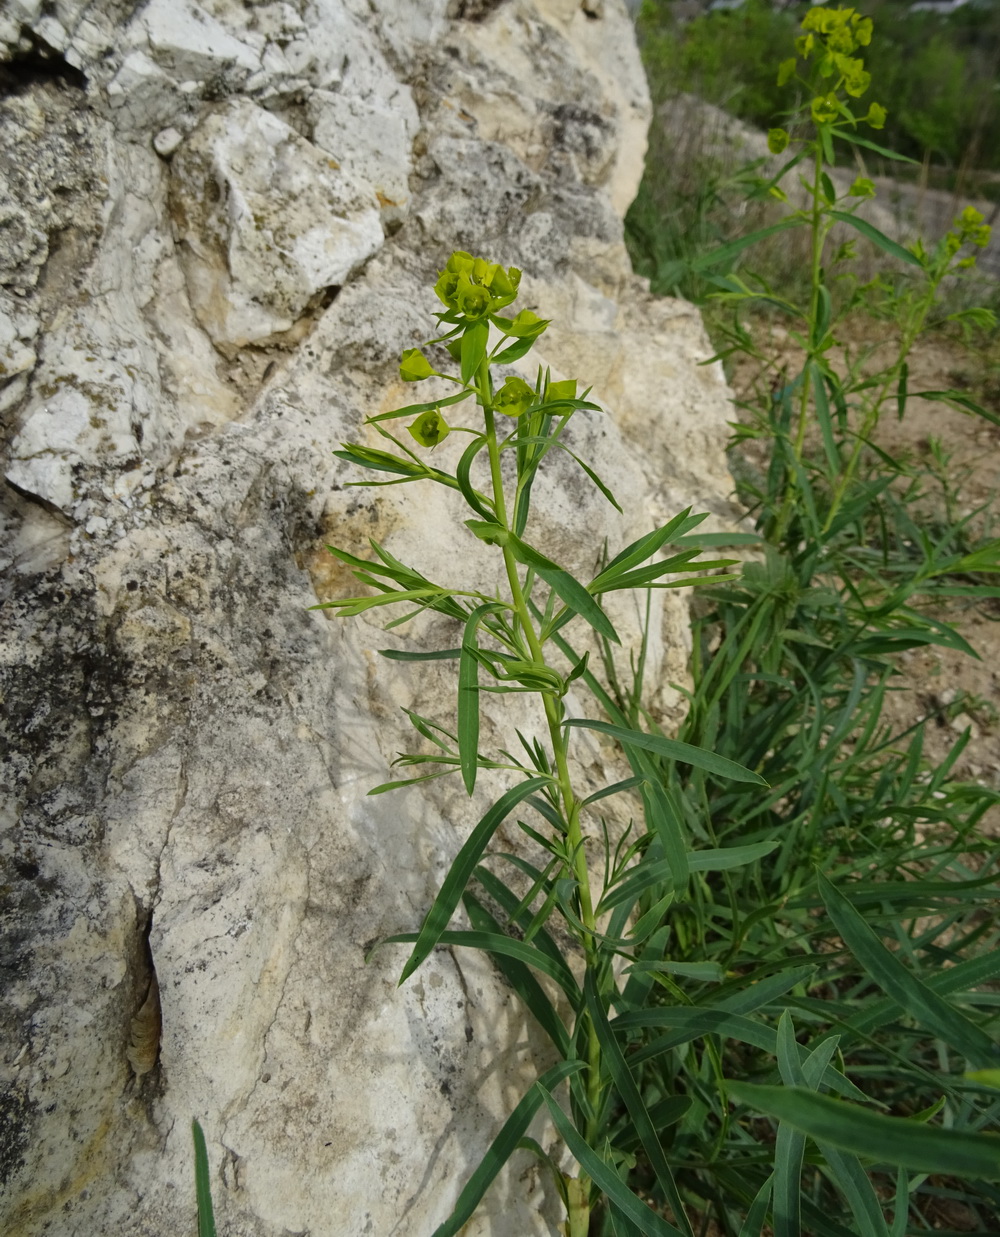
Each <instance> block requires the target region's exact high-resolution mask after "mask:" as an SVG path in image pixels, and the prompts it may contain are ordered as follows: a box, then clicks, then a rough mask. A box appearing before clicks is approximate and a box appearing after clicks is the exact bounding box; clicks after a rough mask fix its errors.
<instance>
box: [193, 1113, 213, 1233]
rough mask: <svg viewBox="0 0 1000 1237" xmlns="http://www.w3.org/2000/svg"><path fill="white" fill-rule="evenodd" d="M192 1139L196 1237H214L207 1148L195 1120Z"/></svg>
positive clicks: (200, 1129)
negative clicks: (196, 1210) (196, 1206)
mask: <svg viewBox="0 0 1000 1237" xmlns="http://www.w3.org/2000/svg"><path fill="white" fill-rule="evenodd" d="M191 1134H192V1137H193V1138H194V1188H195V1197H196V1198H197V1200H198V1237H215V1213H214V1212H213V1210H212V1185H211V1180H210V1176H209V1169H208V1148H207V1147H206V1146H205V1134H204V1131H203V1130H202V1128H201V1126H200V1125H199V1124H198V1121H197V1119H195V1120H194V1121H192V1122H191Z"/></svg>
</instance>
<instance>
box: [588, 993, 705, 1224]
mask: <svg viewBox="0 0 1000 1237" xmlns="http://www.w3.org/2000/svg"><path fill="white" fill-rule="evenodd" d="M583 995H584V999H585V1000H586V1002H587V1013H588V1014H589V1015H590V1021H591V1023H592V1025H593V1027H594V1031H595V1032H596V1034H597V1038H598V1040H600V1044H601V1055H602V1058H603V1064H604V1065H606V1066H607V1069H608V1072H609V1073H610V1075H611V1079H612V1081H613V1082H614V1084H615V1088H616V1090H617V1091H618V1094H619V1095H620V1096H621V1098H622V1101H623V1103H624V1104H625V1107H626V1108H627V1109H628V1113H629V1116H630V1117H631V1118H632V1124H633V1125H634V1126H635V1130H636V1133H637V1134H638V1135H639V1141H640V1142H641V1143H642V1147H643V1150H644V1151H645V1152H646V1155H647V1157H648V1159H649V1163H650V1165H651V1167H652V1169H653V1172H654V1173H655V1175H656V1180H657V1182H658V1183H659V1186H660V1189H661V1190H662V1191H663V1193H664V1196H665V1197H666V1199H667V1202H668V1203H669V1204H670V1206H671V1208H672V1209H673V1212H674V1215H675V1216H676V1218H677V1222H678V1224H680V1225H681V1228H682V1230H683V1232H684V1233H685V1234H686V1235H687V1237H693V1234H692V1232H691V1225H690V1223H689V1222H688V1218H687V1215H686V1214H685V1212H684V1204H683V1203H682V1202H681V1198H680V1195H679V1194H678V1192H677V1186H676V1184H675V1182H674V1175H673V1173H672V1172H671V1171H670V1166H669V1165H668V1164H667V1158H666V1156H665V1155H664V1154H663V1148H662V1147H661V1146H660V1140H659V1139H658V1138H657V1136H656V1131H655V1130H654V1129H653V1123H652V1122H651V1121H650V1119H649V1113H648V1112H647V1111H646V1105H645V1104H644V1103H643V1102H642V1095H641V1094H640V1092H639V1087H638V1084H637V1083H636V1081H635V1079H634V1078H633V1077H632V1074H631V1073H630V1071H629V1068H628V1065H627V1063H626V1061H625V1057H624V1055H623V1054H622V1050H621V1047H620V1046H619V1044H618V1040H617V1039H616V1038H615V1033H614V1031H613V1030H612V1029H611V1027H610V1025H609V1024H608V1018H607V1014H606V1013H605V1011H604V1006H603V1004H602V1003H601V999H600V996H599V995H598V992H597V985H596V983H595V981H594V973H593V971H592V970H589V971H588V972H587V977H586V979H585V980H584V985H583Z"/></svg>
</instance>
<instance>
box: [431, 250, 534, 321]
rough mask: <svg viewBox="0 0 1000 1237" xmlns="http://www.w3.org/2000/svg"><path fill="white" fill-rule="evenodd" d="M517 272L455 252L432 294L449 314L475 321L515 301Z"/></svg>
mask: <svg viewBox="0 0 1000 1237" xmlns="http://www.w3.org/2000/svg"><path fill="white" fill-rule="evenodd" d="M520 282H521V272H520V271H519V270H518V269H517V267H516V266H511V267H508V268H507V269H506V270H504V268H503V267H502V266H501V265H500V264H499V263H498V262H487V261H486V259H485V258H474V257H473V256H472V255H471V254H469V253H465V252H464V251H462V250H458V251H456V252H455V253H453V254H452V255H451V257H450V258H449V259H448V265H447V266H446V267H445V268H444V270H443V271H442V272H441V274H440V275H439V276H438V281H437V283H436V284H435V285H434V291H435V292H436V293H437V295H438V299H439V300H441V301H443V303H444V305H445V307H446V308H447V309H448V310H449V311H450V313H451V314H454V315H457V316H460V317H463V318H466V319H468V320H470V321H473V322H475V321H477V320H478V319H480V318H485V317H487V316H488V315H489V314H495V313H496V312H497V310H498V309H503V307H504V306H505V305H509V304H510V303H511V301H514V300H516V299H517V288H518V285H519V284H520Z"/></svg>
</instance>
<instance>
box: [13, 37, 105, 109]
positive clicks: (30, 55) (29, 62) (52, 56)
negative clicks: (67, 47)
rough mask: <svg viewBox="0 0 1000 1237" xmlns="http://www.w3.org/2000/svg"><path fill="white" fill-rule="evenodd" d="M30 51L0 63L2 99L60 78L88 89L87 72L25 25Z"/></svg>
mask: <svg viewBox="0 0 1000 1237" xmlns="http://www.w3.org/2000/svg"><path fill="white" fill-rule="evenodd" d="M22 40H23V41H26V42H27V43H28V45H29V46H28V50H27V51H25V52H23V53H22V54H21V55H19V56H17V57H16V58H15V59H13V60H8V61H6V62H5V63H2V64H0V98H3V97H6V96H8V95H19V94H25V93H27V92H28V91H29V90H31V89H32V87H34V86H37V85H38V84H39V83H40V82H50V81H59V82H64V83H65V84H66V85H67V86H72V87H73V88H74V89H76V90H86V89H87V75H86V73H84V72H82V70H80V69H78V68H76V67H75V66H74V65H71V64H70V63H69V61H68V60H66V59H65V58H64V57H63V56H62V55H61V54H60V53H59V52H58V51H57V50H56V48H54V47H50V46H49V44H48V43H46V42H45V40H44V39H43V38H40V37H39V36H38V35H37V34H35V32H34V31H33V30H29V29H27V28H26V27H24V28H22Z"/></svg>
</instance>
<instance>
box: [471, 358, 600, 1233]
mask: <svg viewBox="0 0 1000 1237" xmlns="http://www.w3.org/2000/svg"><path fill="white" fill-rule="evenodd" d="M477 380H478V387H479V399H480V403H481V404H482V406H483V417H484V422H485V428H486V446H487V452H488V454H489V461H490V476H491V479H492V483H493V498H494V505H495V510H496V516H497V523H498V524H500V525H501V526H502V527H503V528H505V529H508V531H509V528H508V523H507V504H506V500H505V497H504V488H503V477H502V475H501V470H500V449H499V447H498V445H497V434H496V420H495V415H494V411H493V401H492V398H491V392H490V381H489V362H488V360H487V359H485V358H484V359H483V361H482V363H481V364H480V367H479V373H478V375H477ZM503 560H504V567H505V569H506V572H507V583H508V585H509V587H510V594H511V600H512V601H513V603H514V611H515V613H516V614H517V618H518V622H519V624H520V629H521V631H522V633H523V635H524V638H525V640H526V641H527V644H528V648H529V650H530V652H531V657H532V660H533V661H534V662H536V663H537V664H538V665H539V666H545V665H546V662H545V652H544V650H543V648H542V643H541V641H540V640H539V637H538V633H537V632H536V631H535V625H534V622H533V621H532V617H531V613H530V611H529V609H528V603H527V601H526V599H525V596H524V590H523V589H522V588H521V579H520V576H519V574H518V564H517V560H516V559H515V558H514V555H513V553H512V552H511V550H510V548H509V547H507V546H504V547H503ZM541 695H542V704H543V707H544V709H545V720H546V723H547V724H548V730H549V738H550V740H551V743H552V752H553V755H554V757H555V766H556V784H557V786H558V788H559V798H560V800H561V802H562V810H563V819H564V820H565V821H566V826H567V827H566V849H567V853H568V854H569V855H570V856H571V857H572V858H571V862H572V870H573V875H574V877H575V878H576V883H577V896H578V898H579V911H580V919H581V920H582V922H583V924H584V927H585V929H586V931H585V932H584V934H583V940H582V944H583V950H584V957H585V959H586V966H587V969H588V970H596V967H597V962H598V957H597V954H598V949H597V940H596V936H595V932H596V927H597V918H596V915H595V914H594V900H593V893H592V891H591V887H590V869H589V868H588V867H587V854H586V849H585V847H584V841H583V830H582V828H581V824H580V800H579V799H578V798H577V797H576V793H575V792H574V790H573V783H572V780H571V778H570V772H569V759H568V745H569V740H568V735H567V732H566V730H565V728H564V727H563V725H562V706H561V705H560V703H559V702H558V701H557V700H555V699H554V698H553V697H552V696H551V695H548V694H547V693H541ZM584 1016H585V1017H586V1015H584ZM600 1098H601V1045H600V1041H599V1040H598V1038H597V1029H596V1027H594V1025H593V1023H592V1022H591V1021H590V1020H589V1019H588V1028H587V1099H588V1102H589V1106H590V1112H591V1116H590V1118H589V1120H588V1122H587V1129H586V1131H585V1137H586V1140H587V1143H588V1145H589V1146H593V1145H594V1143H595V1141H596V1138H597V1112H598V1109H599V1107H600ZM589 1187H590V1182H589V1180H588V1179H587V1178H586V1176H584V1175H581V1177H580V1179H579V1183H578V1184H577V1185H576V1186H575V1187H574V1189H573V1190H572V1191H570V1194H569V1198H570V1203H571V1205H570V1232H571V1233H573V1234H576V1233H578V1232H579V1233H581V1234H585V1233H586V1225H587V1223H588V1221H587V1217H588V1216H589V1211H590V1203H589V1197H590V1188H589Z"/></svg>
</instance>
